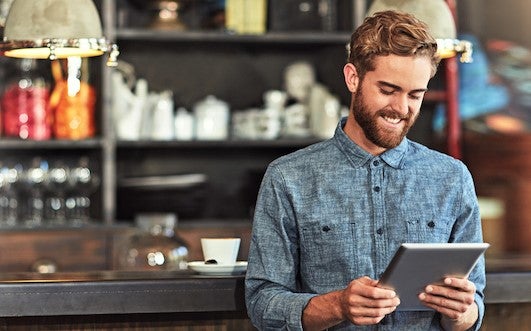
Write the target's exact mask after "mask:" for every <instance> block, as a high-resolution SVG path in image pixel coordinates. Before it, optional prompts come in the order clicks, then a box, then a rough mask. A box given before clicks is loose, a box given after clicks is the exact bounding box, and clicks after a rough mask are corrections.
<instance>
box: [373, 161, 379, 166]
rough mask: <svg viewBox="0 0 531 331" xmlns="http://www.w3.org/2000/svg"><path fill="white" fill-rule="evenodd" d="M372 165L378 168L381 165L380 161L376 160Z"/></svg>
mask: <svg viewBox="0 0 531 331" xmlns="http://www.w3.org/2000/svg"><path fill="white" fill-rule="evenodd" d="M372 165H373V166H375V167H377V166H378V165H380V161H378V160H374V161H372Z"/></svg>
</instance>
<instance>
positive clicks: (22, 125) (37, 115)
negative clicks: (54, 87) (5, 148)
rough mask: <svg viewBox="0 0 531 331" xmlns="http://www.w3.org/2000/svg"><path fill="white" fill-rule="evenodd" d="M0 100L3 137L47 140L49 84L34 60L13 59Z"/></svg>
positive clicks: (48, 129) (51, 119) (49, 122)
mask: <svg viewBox="0 0 531 331" xmlns="http://www.w3.org/2000/svg"><path fill="white" fill-rule="evenodd" d="M17 61H18V62H17V64H18V66H17V68H16V70H15V72H13V73H12V74H11V77H10V78H8V83H7V84H6V88H5V90H4V93H3V95H2V98H1V100H0V105H1V108H2V115H3V121H2V123H3V129H4V130H3V131H4V135H5V136H7V137H17V138H21V139H32V140H47V139H50V138H51V137H52V122H53V117H52V114H51V112H50V109H49V99H50V83H49V81H48V79H47V78H46V76H45V75H43V74H42V73H41V72H40V70H39V68H38V62H37V60H35V59H20V60H17Z"/></svg>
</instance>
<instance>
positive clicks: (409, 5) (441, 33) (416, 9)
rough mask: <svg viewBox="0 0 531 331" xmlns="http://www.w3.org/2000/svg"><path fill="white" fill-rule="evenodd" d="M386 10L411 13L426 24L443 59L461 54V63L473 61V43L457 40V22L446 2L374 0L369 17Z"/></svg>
mask: <svg viewBox="0 0 531 331" xmlns="http://www.w3.org/2000/svg"><path fill="white" fill-rule="evenodd" d="M384 10H398V11H402V12H406V13H410V14H412V15H414V16H415V17H416V18H418V19H420V20H421V21H423V22H425V23H426V24H427V25H428V26H429V28H430V31H431V33H432V35H433V37H434V38H435V39H436V40H437V52H438V53H439V56H440V57H441V58H443V59H444V58H450V57H453V56H456V55H457V54H460V60H461V62H471V61H472V43H471V42H469V41H466V40H458V39H457V37H456V26H455V20H454V17H453V15H452V12H451V11H450V8H449V7H448V5H447V4H446V2H445V1H444V0H374V1H373V2H372V4H371V6H370V7H369V10H368V11H367V16H371V15H373V14H374V13H376V12H379V11H384Z"/></svg>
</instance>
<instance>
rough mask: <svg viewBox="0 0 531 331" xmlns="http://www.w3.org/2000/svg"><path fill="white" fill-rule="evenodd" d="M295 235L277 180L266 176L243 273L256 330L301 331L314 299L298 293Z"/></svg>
mask: <svg viewBox="0 0 531 331" xmlns="http://www.w3.org/2000/svg"><path fill="white" fill-rule="evenodd" d="M298 261H299V257H298V234H297V231H296V228H295V220H294V215H293V211H292V209H291V208H290V200H289V197H288V193H287V190H286V185H285V183H284V180H283V177H282V174H281V173H280V171H279V170H278V169H277V168H275V167H274V166H270V167H269V168H268V170H267V171H266V173H265V175H264V178H263V180H262V184H261V186H260V191H259V193H258V199H257V203H256V208H255V214H254V220H253V232H252V237H251V244H250V249H249V260H248V268H247V273H246V280H245V284H246V290H245V299H246V305H247V311H248V315H249V318H250V319H251V321H252V322H253V324H254V325H255V326H256V327H257V328H258V329H260V330H302V312H303V310H304V308H305V307H306V305H307V304H308V301H309V300H310V299H311V298H312V297H314V296H315V294H309V293H298V288H299V286H298V278H297V275H298V271H297V267H296V266H298Z"/></svg>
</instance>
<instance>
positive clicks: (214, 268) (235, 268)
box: [188, 261, 247, 276]
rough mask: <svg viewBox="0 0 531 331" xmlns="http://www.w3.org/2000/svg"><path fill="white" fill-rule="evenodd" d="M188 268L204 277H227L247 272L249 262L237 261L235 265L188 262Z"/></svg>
mask: <svg viewBox="0 0 531 331" xmlns="http://www.w3.org/2000/svg"><path fill="white" fill-rule="evenodd" d="M188 268H190V269H192V270H193V271H197V272H199V273H200V274H203V275H213V276H227V275H239V274H242V273H244V272H245V270H247V261H237V262H236V263H235V264H228V265H220V264H205V262H204V261H193V262H188Z"/></svg>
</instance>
